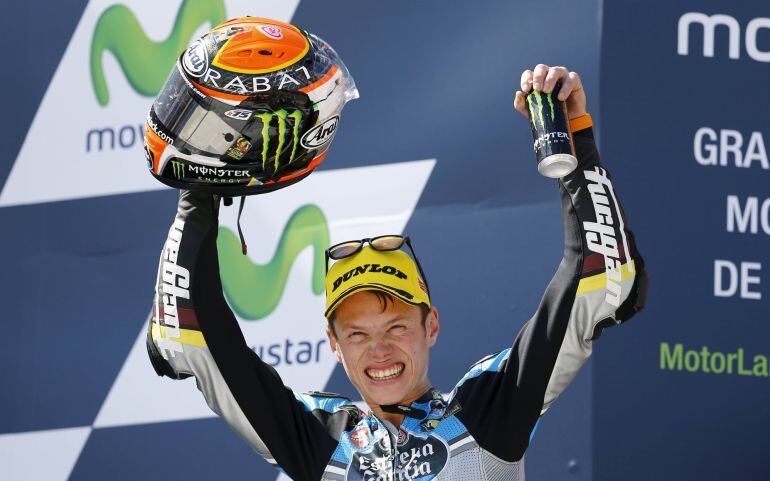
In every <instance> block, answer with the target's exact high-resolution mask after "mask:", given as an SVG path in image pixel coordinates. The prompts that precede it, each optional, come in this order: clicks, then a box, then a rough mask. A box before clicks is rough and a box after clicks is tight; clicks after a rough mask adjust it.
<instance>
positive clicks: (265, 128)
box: [257, 109, 302, 171]
mask: <svg viewBox="0 0 770 481" xmlns="http://www.w3.org/2000/svg"><path fill="white" fill-rule="evenodd" d="M257 117H258V118H259V119H260V120H261V121H262V170H264V169H265V164H267V158H268V154H269V152H270V123H271V122H272V121H273V118H277V119H278V145H277V146H276V148H275V155H274V157H273V163H274V165H273V171H276V170H278V165H279V163H280V157H281V152H282V151H283V147H284V145H285V144H286V118H287V117H290V118H291V119H293V120H294V122H293V123H292V147H291V155H289V163H292V162H293V161H294V156H295V155H296V153H297V144H298V143H299V127H300V123H302V111H300V110H294V111H293V112H292V113H288V112H287V111H286V110H284V109H281V110H277V111H275V112H265V113H263V114H259V115H257Z"/></svg>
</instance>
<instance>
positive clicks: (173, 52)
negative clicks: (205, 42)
mask: <svg viewBox="0 0 770 481" xmlns="http://www.w3.org/2000/svg"><path fill="white" fill-rule="evenodd" d="M226 19H227V14H226V13H225V5H224V2H223V0H184V1H183V2H182V5H181V7H179V12H178V13H177V16H176V19H175V20H174V26H173V28H172V29H171V33H170V34H169V36H168V38H166V39H165V40H161V41H159V42H153V41H152V40H150V38H149V37H147V35H146V34H145V33H144V30H142V27H141V26H140V25H139V22H138V21H137V19H136V16H134V14H133V12H131V10H129V8H128V7H126V6H125V5H121V4H117V5H113V6H111V7H109V8H108V9H107V10H105V11H104V12H103V13H102V15H101V16H100V17H99V20H98V21H97V22H96V27H95V28H94V37H93V40H92V41H91V82H92V84H93V87H94V94H95V95H96V99H97V100H98V101H99V105H101V106H106V105H107V104H108V103H109V102H110V94H109V91H108V90H107V82H106V80H105V78H104V68H103V65H102V56H103V54H104V52H105V51H109V52H111V53H112V54H113V55H114V56H115V58H116V59H117V60H118V63H119V64H120V67H121V68H122V69H123V73H124V74H125V75H126V79H127V80H128V83H129V84H130V85H131V87H132V88H133V89H134V90H135V91H136V92H137V93H139V94H141V95H145V96H148V97H152V96H154V95H156V94H157V93H158V92H159V91H160V89H161V87H163V83H164V82H165V81H166V77H167V76H168V73H169V71H171V68H172V66H173V65H174V61H175V60H176V59H177V57H178V56H179V53H180V52H182V50H184V49H185V48H187V46H188V44H189V43H190V41H191V40H192V36H193V34H195V32H196V31H197V30H198V29H199V28H200V26H201V25H203V24H204V23H208V24H210V25H211V26H212V27H213V26H214V25H217V24H219V23H221V22H223V21H224V20H226Z"/></svg>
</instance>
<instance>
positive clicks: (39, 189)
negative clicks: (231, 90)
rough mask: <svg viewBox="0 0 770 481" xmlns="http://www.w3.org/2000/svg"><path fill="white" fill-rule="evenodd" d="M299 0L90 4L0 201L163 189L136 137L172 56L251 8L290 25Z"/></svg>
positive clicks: (197, 59) (99, 0) (200, 61)
mask: <svg viewBox="0 0 770 481" xmlns="http://www.w3.org/2000/svg"><path fill="white" fill-rule="evenodd" d="M298 4H299V0H287V1H281V2H275V1H270V0H257V1H246V0H176V1H169V2H153V1H150V0H127V1H123V2H120V3H117V2H115V1H114V0H92V1H90V2H89V3H88V5H87V6H86V8H85V11H84V13H83V16H82V17H81V19H80V22H79V23H78V26H77V28H76V30H75V32H74V34H73V35H72V38H71V40H70V42H69V45H68V46H67V49H66V50H65V52H64V56H63V57H62V59H61V61H60V62H59V66H58V67H57V69H56V72H55V73H54V74H53V76H52V78H51V83H50V85H49V86H48V90H47V91H46V93H45V95H44V96H43V100H42V102H41V103H40V106H39V107H38V110H37V114H36V115H35V118H34V120H33V121H32V125H31V126H30V128H29V131H28V132H27V136H26V138H25V139H24V143H23V144H22V147H21V150H20V151H19V154H18V156H17V158H16V161H15V163H14V165H13V168H12V170H11V173H10V174H9V177H8V179H7V181H6V183H5V186H4V188H3V190H2V192H0V206H11V205H20V204H30V203H38V202H52V201H57V200H67V199H78V198H84V197H95V196H103V195H111V194H122V193H130V192H142V191H147V190H156V189H162V188H165V187H164V186H163V184H161V183H159V182H158V181H156V180H155V179H153V178H152V177H151V176H150V175H148V174H147V164H146V162H145V161H144V152H143V148H142V139H143V135H144V124H145V119H146V118H147V111H148V110H149V108H150V105H151V104H152V99H153V98H154V97H155V95H156V94H157V93H158V91H159V90H160V88H161V87H162V86H163V83H164V82H165V80H166V77H167V76H168V74H169V72H170V71H171V69H172V68H173V67H174V62H175V61H176V60H177V58H178V55H179V53H180V52H182V51H183V50H185V48H186V47H188V46H189V45H190V44H191V43H192V41H193V40H194V39H195V38H197V37H199V36H200V35H202V34H203V33H205V32H206V31H207V30H208V29H210V28H211V27H213V26H214V25H216V24H218V23H220V22H222V21H224V20H226V19H228V18H232V17H237V16H245V15H254V14H255V12H258V14H259V15H260V16H264V17H268V18H274V19H277V20H281V21H287V22H289V21H291V16H292V15H293V14H294V10H295V9H296V7H297V5H298ZM200 47H201V48H196V46H195V45H193V46H192V47H191V49H192V50H193V51H194V52H197V53H198V54H199V55H197V56H193V55H186V56H185V66H186V67H187V68H188V70H189V71H193V72H194V71H196V69H201V68H203V69H205V65H206V64H207V52H206V49H205V48H202V46H200ZM75 112H76V113H77V115H73V114H74V113H75ZM233 115H238V114H236V113H233ZM240 115H242V114H240ZM73 118H74V120H73ZM236 118H239V117H236Z"/></svg>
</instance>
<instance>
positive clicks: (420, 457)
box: [345, 431, 449, 481]
mask: <svg viewBox="0 0 770 481" xmlns="http://www.w3.org/2000/svg"><path fill="white" fill-rule="evenodd" d="M401 433H403V434H401ZM390 454H391V453H388V452H387V451H385V450H383V449H382V448H381V446H380V444H379V443H377V444H375V445H374V446H373V447H372V449H371V450H367V451H364V452H360V451H359V452H356V453H354V454H353V459H352V460H351V463H350V465H349V466H348V471H347V474H346V475H345V480H346V481H378V480H382V479H387V480H393V481H396V480H398V481H401V480H412V481H430V480H432V479H434V478H435V477H436V476H438V474H439V473H440V472H441V470H443V469H444V467H445V466H446V463H447V460H448V459H449V448H448V447H447V445H446V444H445V443H444V442H443V441H442V440H441V439H439V438H437V437H435V436H430V435H428V436H417V435H414V434H412V433H409V432H404V431H401V432H399V440H398V447H397V449H396V452H395V456H394V457H392V456H390Z"/></svg>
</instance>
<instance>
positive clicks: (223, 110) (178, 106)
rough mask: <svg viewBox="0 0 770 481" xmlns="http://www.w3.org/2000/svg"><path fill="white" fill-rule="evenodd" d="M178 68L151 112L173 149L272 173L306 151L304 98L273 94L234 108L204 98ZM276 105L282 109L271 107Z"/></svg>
mask: <svg viewBox="0 0 770 481" xmlns="http://www.w3.org/2000/svg"><path fill="white" fill-rule="evenodd" d="M181 68H182V67H181V65H180V63H179V62H177V65H176V66H175V68H174V69H173V70H172V72H171V75H169V78H168V80H167V81H166V85H165V86H164V87H163V90H162V91H161V92H160V94H158V96H157V98H156V100H155V103H154V104H153V109H152V111H153V112H154V114H155V116H156V117H157V121H159V122H160V124H161V126H162V127H164V128H165V129H167V130H168V133H169V134H170V135H171V137H172V138H173V139H174V145H175V146H177V148H187V149H188V150H190V151H192V152H194V153H200V154H204V155H211V156H216V157H219V158H220V159H221V160H223V161H226V162H238V161H249V162H258V163H261V164H262V167H263V171H265V172H270V173H275V172H277V171H278V170H279V168H280V170H284V168H285V167H287V166H288V164H291V163H293V162H294V161H295V160H297V158H298V157H299V156H300V154H302V153H304V151H305V149H303V148H302V147H301V145H300V137H301V135H302V134H303V133H304V130H305V128H306V126H307V125H312V119H311V118H309V115H308V113H309V112H308V111H309V107H310V105H311V104H310V102H309V99H308V98H307V96H305V95H304V94H299V95H297V94H294V95H292V94H291V93H285V92H284V93H281V94H277V93H276V94H273V95H272V96H271V97H270V98H271V100H272V101H273V102H265V101H263V100H264V99H262V98H261V96H259V95H254V96H251V97H250V98H248V99H246V100H244V101H242V102H241V103H240V104H239V105H235V106H234V105H230V104H227V103H224V102H221V101H219V100H217V99H214V98H212V97H209V96H207V95H205V94H203V93H202V92H201V91H200V90H199V89H198V88H196V87H195V85H193V84H192V83H191V82H190V81H189V80H188V79H187V78H186V77H185V75H184V73H183V72H182V70H181ZM271 103H277V104H278V105H275V106H274V105H271ZM305 104H306V105H305ZM279 105H280V106H281V107H285V108H277V109H275V107H277V106H279ZM292 106H294V108H292ZM151 115H152V114H151ZM299 166H300V165H297V167H299Z"/></svg>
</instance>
